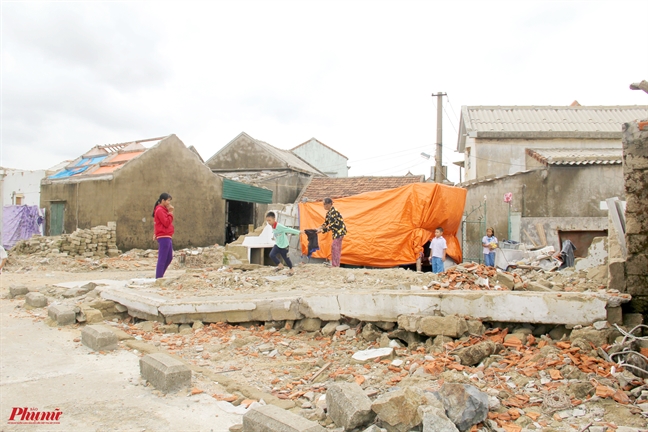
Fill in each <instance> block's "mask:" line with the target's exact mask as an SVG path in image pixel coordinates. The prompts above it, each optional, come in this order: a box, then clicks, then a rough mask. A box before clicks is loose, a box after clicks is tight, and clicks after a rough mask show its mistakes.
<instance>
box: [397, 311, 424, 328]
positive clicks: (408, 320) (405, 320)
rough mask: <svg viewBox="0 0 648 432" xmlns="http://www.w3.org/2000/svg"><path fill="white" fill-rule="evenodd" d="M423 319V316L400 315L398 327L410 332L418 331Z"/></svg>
mask: <svg viewBox="0 0 648 432" xmlns="http://www.w3.org/2000/svg"><path fill="white" fill-rule="evenodd" d="M421 318H423V317H422V316H421V315H399V317H398V327H400V328H402V329H404V330H407V331H410V332H415V331H418V328H419V325H420V324H421Z"/></svg>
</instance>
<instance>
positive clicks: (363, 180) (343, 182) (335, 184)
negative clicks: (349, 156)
mask: <svg viewBox="0 0 648 432" xmlns="http://www.w3.org/2000/svg"><path fill="white" fill-rule="evenodd" d="M424 180H425V176H422V175H420V176H418V175H417V176H403V177H313V178H312V179H311V181H310V183H309V184H308V186H306V188H304V190H303V191H302V193H301V195H300V196H299V198H298V201H301V200H302V199H305V200H307V201H322V200H324V198H327V197H328V198H344V197H348V196H352V195H358V194H361V193H365V192H373V191H379V190H385V189H394V188H397V187H401V186H405V185H408V184H412V183H421V182H423V181H424Z"/></svg>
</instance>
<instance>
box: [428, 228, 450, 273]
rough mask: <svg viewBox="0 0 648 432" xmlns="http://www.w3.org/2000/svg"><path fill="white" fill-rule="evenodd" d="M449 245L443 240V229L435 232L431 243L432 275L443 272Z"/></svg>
mask: <svg viewBox="0 0 648 432" xmlns="http://www.w3.org/2000/svg"><path fill="white" fill-rule="evenodd" d="M447 248H448V244H447V243H446V240H445V239H444V238H443V228H441V227H439V228H437V229H436V230H434V238H433V239H432V241H431V242H430V262H431V263H432V273H442V272H443V262H444V261H445V259H446V249H447Z"/></svg>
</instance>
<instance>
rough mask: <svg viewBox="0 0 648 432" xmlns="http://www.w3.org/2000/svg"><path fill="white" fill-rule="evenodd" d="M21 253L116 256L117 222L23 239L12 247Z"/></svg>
mask: <svg viewBox="0 0 648 432" xmlns="http://www.w3.org/2000/svg"><path fill="white" fill-rule="evenodd" d="M11 252H12V253H16V254H20V255H37V256H42V257H51V258H54V257H60V256H71V257H75V256H80V257H86V258H92V257H104V256H106V255H107V256H109V257H114V256H117V255H119V253H120V252H119V249H117V222H108V225H107V226H106V225H99V226H96V227H94V228H90V229H77V230H76V231H74V232H73V233H72V234H63V235H60V236H53V237H43V236H33V237H32V238H31V239H29V240H21V241H19V242H18V243H16V245H15V246H14V247H13V248H12V249H11Z"/></svg>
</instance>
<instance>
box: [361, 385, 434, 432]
mask: <svg viewBox="0 0 648 432" xmlns="http://www.w3.org/2000/svg"><path fill="white" fill-rule="evenodd" d="M426 400H427V398H425V396H423V392H422V391H421V390H419V389H417V388H415V387H406V388H405V389H401V390H395V391H392V392H388V393H385V394H383V395H382V396H380V397H379V398H378V399H376V400H375V401H374V402H373V404H371V409H372V410H373V411H374V412H375V413H376V415H377V417H378V419H380V421H381V422H382V423H383V424H384V425H385V426H386V427H387V430H389V431H390V432H392V431H394V432H407V431H409V430H410V429H412V428H414V427H416V426H418V425H420V424H421V414H420V413H419V412H418V407H419V406H421V405H424V404H425V403H426Z"/></svg>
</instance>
